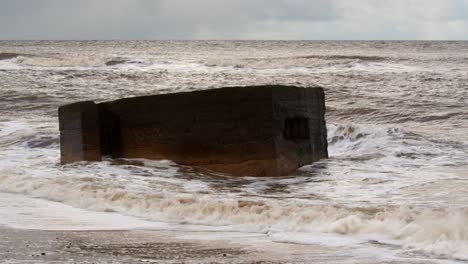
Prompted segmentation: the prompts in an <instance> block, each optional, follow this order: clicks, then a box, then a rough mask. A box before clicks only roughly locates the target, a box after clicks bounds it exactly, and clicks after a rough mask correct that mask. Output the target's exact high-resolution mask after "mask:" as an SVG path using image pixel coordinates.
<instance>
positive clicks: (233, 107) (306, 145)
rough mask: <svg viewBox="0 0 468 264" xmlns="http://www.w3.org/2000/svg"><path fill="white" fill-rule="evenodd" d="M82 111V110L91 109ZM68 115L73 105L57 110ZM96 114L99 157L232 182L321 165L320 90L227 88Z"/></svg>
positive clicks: (125, 103) (125, 104) (134, 102)
mask: <svg viewBox="0 0 468 264" xmlns="http://www.w3.org/2000/svg"><path fill="white" fill-rule="evenodd" d="M85 104H86V105H87V106H86V107H83V108H82V109H88V108H91V106H90V105H89V102H86V103H85ZM68 107H70V108H73V105H70V106H64V107H62V108H61V109H66V108H68ZM75 108H76V107H75ZM96 109H97V110H96ZM96 109H95V110H94V111H96V112H97V113H98V114H97V115H98V119H99V120H98V122H97V123H98V125H97V128H95V130H92V131H96V130H97V131H98V134H99V137H98V139H99V140H98V141H99V148H100V152H101V153H102V154H103V155H111V156H112V157H114V158H118V157H125V158H148V159H169V160H173V161H174V162H176V163H179V164H183V165H191V166H199V167H204V168H207V169H211V170H215V171H219V172H224V173H228V174H232V175H251V176H275V175H285V174H288V173H290V172H292V171H294V170H296V169H297V168H298V167H300V166H302V165H304V164H308V163H311V162H313V161H316V160H318V159H320V158H324V157H327V146H326V128H325V119H324V113H325V103H324V95H323V89H322V88H298V87H287V86H257V87H231V88H221V89H212V90H205V91H196V92H190V93H176V94H165V95H157V96H145V97H136V98H128V99H121V100H117V101H112V102H106V103H102V104H99V105H98V106H97V107H96ZM62 112H64V111H63V110H62ZM71 112H73V111H71ZM88 112H89V111H88ZM64 113H67V112H64ZM88 115H89V114H88ZM82 116H86V114H84V115H82ZM69 118H74V117H73V116H72V115H63V117H62V114H61V119H60V121H61V123H62V122H65V123H66V122H71V121H68V120H67V119H69ZM91 123H93V122H91ZM85 130H86V131H88V130H87V129H85ZM61 131H62V129H61ZM65 131H66V130H65ZM87 133H88V134H91V133H90V132H87ZM93 133H94V132H93ZM65 134H66V133H65ZM70 139H71V138H70ZM70 143H71V142H70V140H65V141H63V142H62V145H63V144H65V145H70ZM78 145H79V143H78ZM62 151H65V152H66V151H68V147H63V148H62ZM75 152H76V151H75ZM73 153H74V152H73ZM70 156H73V157H74V156H77V155H69V154H63V153H62V162H63V163H66V162H69V161H75V160H76V159H72V160H70V159H69V158H68V157H70ZM77 157H79V156H77Z"/></svg>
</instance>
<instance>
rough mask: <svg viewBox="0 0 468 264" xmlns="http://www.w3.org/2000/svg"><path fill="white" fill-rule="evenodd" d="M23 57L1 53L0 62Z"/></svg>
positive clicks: (16, 54)
mask: <svg viewBox="0 0 468 264" xmlns="http://www.w3.org/2000/svg"><path fill="white" fill-rule="evenodd" d="M19 56H21V54H19V53H11V52H0V60H10V59H14V58H17V57H19Z"/></svg>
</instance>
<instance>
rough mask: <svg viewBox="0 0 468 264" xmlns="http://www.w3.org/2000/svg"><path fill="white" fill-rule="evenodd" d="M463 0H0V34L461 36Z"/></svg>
mask: <svg viewBox="0 0 468 264" xmlns="http://www.w3.org/2000/svg"><path fill="white" fill-rule="evenodd" d="M466 32H468V0H392V1H383V0H41V1H38V0H0V39H467V38H468V36H467V34H466Z"/></svg>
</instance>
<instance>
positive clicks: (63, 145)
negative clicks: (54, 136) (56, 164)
mask: <svg viewBox="0 0 468 264" xmlns="http://www.w3.org/2000/svg"><path fill="white" fill-rule="evenodd" d="M59 129H60V155H61V157H60V159H61V162H62V164H65V163H70V162H76V161H84V160H87V161H100V160H101V142H100V131H99V113H98V107H97V105H96V104H95V103H94V102H79V103H74V104H69V105H66V106H61V107H60V108H59Z"/></svg>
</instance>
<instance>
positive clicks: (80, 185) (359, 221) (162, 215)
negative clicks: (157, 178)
mask: <svg viewBox="0 0 468 264" xmlns="http://www.w3.org/2000/svg"><path fill="white" fill-rule="evenodd" d="M111 180H112V179H105V178H98V177H73V176H69V177H62V178H48V179H47V178H33V177H29V176H25V175H9V174H5V173H2V174H1V175H0V186H1V187H0V188H1V190H2V191H8V192H14V193H26V194H29V195H31V196H33V197H38V198H45V199H49V200H52V201H58V202H64V203H67V204H70V205H73V206H76V207H80V208H85V209H90V210H96V211H112V212H119V213H122V214H126V215H132V216H137V217H140V218H144V219H148V220H156V221H161V220H164V221H167V220H169V221H172V222H177V223H191V224H200V225H208V226H213V225H214V226H226V227H227V228H229V229H231V230H232V229H235V230H239V231H243V232H262V233H268V234H270V235H271V236H272V237H275V233H281V232H306V233H307V232H310V233H316V232H323V233H334V234H338V235H349V236H364V235H374V236H376V237H377V238H378V240H379V242H380V243H390V244H396V245H399V246H401V247H402V248H404V249H406V250H414V251H421V250H423V251H425V252H427V253H430V254H436V255H440V256H444V257H450V258H458V259H467V260H468V254H467V252H468V209H466V208H460V209H456V208H454V209H450V208H436V209H431V208H424V209H418V208H411V207H398V208H391V207H390V208H385V209H384V208H377V207H370V208H362V207H358V208H350V207H344V206H340V205H311V204H307V203H299V202H295V203H292V202H287V203H286V202H281V201H278V200H273V199H248V198H242V199H241V198H228V197H217V196H214V195H208V194H194V193H183V192H171V191H164V190H162V191H161V190H158V191H157V192H151V193H147V192H138V191H135V190H131V188H128V187H126V186H123V185H120V184H114V185H113V184H110V183H109V181H111ZM311 235H312V234H311ZM296 242H299V243H300V242H304V241H296Z"/></svg>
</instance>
